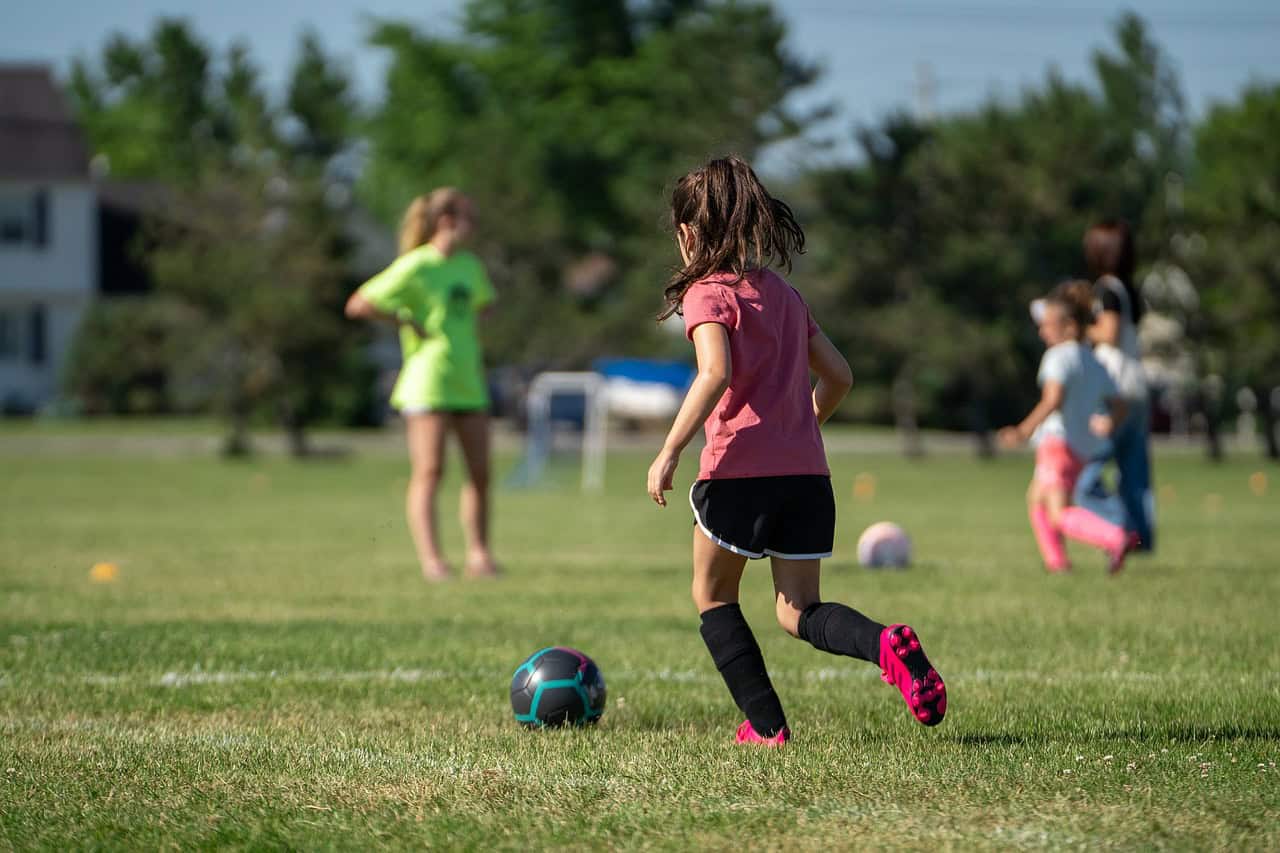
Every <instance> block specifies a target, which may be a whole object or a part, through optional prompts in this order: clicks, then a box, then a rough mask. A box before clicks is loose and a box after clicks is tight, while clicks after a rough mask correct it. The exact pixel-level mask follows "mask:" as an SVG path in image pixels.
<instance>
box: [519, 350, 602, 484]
mask: <svg viewBox="0 0 1280 853" xmlns="http://www.w3.org/2000/svg"><path fill="white" fill-rule="evenodd" d="M556 394H581V395H582V396H583V398H584V399H585V400H586V404H585V411H584V419H583V426H582V490H583V491H584V492H599V491H602V490H603V489H604V460H605V434H606V432H607V430H608V425H609V401H608V398H607V396H606V394H605V379H604V377H603V376H601V375H600V374H599V373H594V372H582V373H578V372H567V371H551V372H548V373H539V374H538V375H537V376H535V377H534V379H533V382H532V383H531V384H530V385H529V395H528V397H527V403H526V405H527V408H528V417H529V425H528V430H529V432H528V438H527V439H526V443H527V446H526V451H525V471H524V475H525V477H526V478H527V482H529V483H536V482H537V481H538V480H539V479H540V478H541V476H542V471H543V469H544V468H545V467H546V464H547V458H548V457H549V456H550V455H551V445H552V439H553V436H552V424H551V398H552V397H554V396H555V395H556Z"/></svg>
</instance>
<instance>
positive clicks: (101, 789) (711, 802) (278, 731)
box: [0, 434, 1280, 850]
mask: <svg viewBox="0 0 1280 853" xmlns="http://www.w3.org/2000/svg"><path fill="white" fill-rule="evenodd" d="M22 442H23V437H22V435H21V434H18V435H10V436H9V438H8V439H4V440H3V441H2V442H0V729H2V731H0V847H6V848H17V849H31V848H45V849H64V848H86V847H106V848H134V849H150V848H183V849H188V848H194V847H215V846H216V847H239V848H254V849H261V848H302V849H317V848H346V849H366V848H373V847H388V848H421V847H427V846H430V847H439V848H473V849H489V848H502V849H542V848H549V847H559V848H565V849H593V850H595V849H604V848H615V847H625V848H650V849H670V850H676V849H679V850H684V849H692V848H701V849H725V850H728V849H735V850H736V849H743V848H746V849H756V848H771V849H797V850H800V849H821V850H833V849H876V848H886V847H906V848H928V849H937V848H955V849H973V848H1009V847H1047V848H1060V847H1108V846H1114V847H1123V848H1134V847H1138V848H1180V849H1206V848H1223V849H1225V848H1233V849H1234V848H1251V849H1268V848H1269V849H1276V848H1277V847H1280V768H1277V766H1276V763H1277V760H1278V759H1280V639H1278V638H1277V631H1276V626H1277V624H1280V619H1278V618H1277V617H1278V613H1277V611H1278V609H1280V482H1277V481H1280V472H1277V471H1276V469H1274V468H1272V469H1270V473H1271V480H1272V483H1271V484H1270V488H1269V490H1268V491H1267V492H1266V493H1265V494H1262V495H1259V494H1256V493H1255V491H1254V490H1251V488H1250V485H1249V475H1250V474H1251V473H1253V472H1254V471H1256V470H1258V469H1259V468H1260V467H1261V466H1260V463H1258V462H1256V461H1254V460H1252V459H1240V460H1236V461H1233V462H1229V463H1227V464H1224V465H1222V466H1218V467H1213V466H1209V465H1207V464H1205V463H1204V462H1202V461H1201V460H1200V459H1199V458H1198V457H1190V456H1168V457H1161V458H1159V459H1158V460H1157V475H1158V480H1159V483H1160V486H1161V490H1162V505H1161V533H1162V539H1161V542H1160V552H1159V554H1158V555H1157V556H1155V557H1151V558H1146V559H1141V560H1134V561H1132V563H1131V566H1130V568H1129V569H1128V570H1127V571H1126V572H1125V573H1124V574H1123V575H1121V576H1119V577H1117V578H1107V577H1105V576H1104V572H1103V569H1102V558H1101V557H1100V556H1099V555H1097V554H1094V553H1090V552H1088V551H1087V550H1084V549H1078V548H1077V549H1073V552H1072V553H1073V556H1074V558H1075V562H1076V571H1075V572H1074V573H1073V574H1072V575H1070V576H1067V577H1049V576H1046V575H1045V574H1044V573H1043V571H1042V570H1041V569H1040V568H1039V563H1038V560H1037V557H1036V552H1035V548H1034V544H1033V542H1032V539H1031V535H1030V532H1029V531H1028V529H1027V525H1026V521H1025V515H1024V512H1023V509H1022V500H1023V498H1022V495H1023V490H1024V488H1025V482H1026V479H1027V476H1028V474H1029V468H1030V462H1029V459H1028V457H1026V456H1018V457H1009V458H1004V459H1001V460H998V461H995V462H990V463H981V462H978V461H976V460H974V459H972V458H970V457H967V456H937V457H931V458H926V459H924V460H921V461H915V462H909V461H904V460H902V459H900V458H898V457H894V456H883V455H863V456H859V455H838V456H835V457H834V458H833V459H832V464H833V469H834V475H835V484H836V492H837V496H838V499H839V502H840V507H839V509H840V532H839V536H838V539H837V549H838V554H837V557H836V558H835V559H833V560H830V561H828V563H827V564H826V574H825V576H824V594H825V596H826V597H827V598H830V599H835V600H841V601H845V602H848V603H850V604H852V605H853V606H855V607H857V608H859V609H862V610H864V611H865V612H867V613H868V614H870V615H872V616H873V617H875V618H878V619H880V620H882V621H897V620H901V621H909V622H910V623H911V624H913V625H914V626H915V627H916V628H917V630H918V631H919V632H920V634H921V636H922V637H923V639H924V641H925V644H926V647H927V648H928V650H929V652H930V655H931V657H932V658H933V661H934V663H935V664H936V665H937V667H938V668H939V670H940V671H941V672H942V673H943V675H944V676H945V677H946V679H947V686H948V693H949V696H950V707H949V710H948V716H947V719H946V721H945V722H944V723H943V724H942V725H941V726H939V727H937V728H934V729H925V728H924V727H922V726H920V725H918V724H916V723H915V722H914V721H913V720H912V719H911V717H910V716H909V715H908V713H907V711H906V709H905V706H904V705H903V703H902V701H901V699H900V698H899V697H898V695H897V693H896V691H894V690H893V689H892V688H890V687H889V686H887V685H885V684H883V683H881V682H880V681H879V679H878V677H877V676H878V670H876V669H875V668H874V667H872V666H870V665H868V664H866V663H864V662H861V661H856V660H850V659H846V658H839V657H835V656H831V655H827V654H823V653H820V652H817V651H815V650H813V649H812V648H810V647H809V646H808V645H806V644H804V643H801V642H799V641H796V640H793V639H790V638H789V637H787V636H785V635H784V634H783V633H782V632H781V631H780V630H778V629H777V628H776V626H775V624H774V622H773V615H772V597H771V592H770V586H769V573H768V566H767V565H766V564H764V563H753V564H752V565H751V567H750V568H749V571H748V575H747V578H746V581H745V583H744V590H743V605H744V610H745V612H746V614H747V617H748V619H750V620H751V622H752V625H753V626H754V627H755V629H756V633H757V635H758V636H759V639H760V642H761V645H762V647H763V649H764V652H765V656H766V658H767V660H768V661H769V664H770V667H771V670H772V672H773V674H774V680H775V683H776V685H777V686H778V688H779V691H780V693H781V695H782V698H783V702H784V705H785V707H786V709H787V712H788V715H789V718H790V722H791V725H792V728H793V730H794V731H795V733H796V740H795V741H794V742H793V743H792V744H791V745H790V746H788V747H787V748H786V749H784V750H781V751H763V750H757V749H749V748H739V747H736V746H735V745H734V744H733V742H732V735H733V729H734V726H735V725H736V724H737V723H738V722H739V719H740V717H739V715H738V713H737V711H736V709H735V708H734V707H733V705H732V702H731V700H730V698H729V695H728V692H727V691H726V690H725V688H724V686H723V685H722V683H721V682H720V681H719V677H718V675H717V673H716V672H715V670H714V668H713V666H712V664H711V661H710V658H709V656H708V654H707V652H706V650H705V649H704V647H703V645H702V642H701V639H700V638H699V635H698V630H697V625H698V621H697V616H696V614H695V612H694V610H693V607H692V605H691V604H690V602H689V600H688V579H689V569H688V563H689V540H690V536H691V527H690V516H689V513H688V510H687V509H686V506H685V500H684V492H685V491H686V490H687V489H688V486H689V479H690V477H691V476H692V474H693V472H694V470H695V468H696V461H695V460H696V455H695V454H693V453H690V454H688V455H687V456H686V458H685V460H684V461H683V463H682V467H681V471H680V474H679V477H678V481H677V482H678V487H677V493H676V496H675V499H674V500H673V501H672V506H671V507H670V508H668V509H666V510H658V509H657V508H655V507H653V506H652V505H651V504H650V503H649V502H648V500H647V498H646V497H645V495H644V489H643V484H644V472H645V469H646V466H647V464H648V461H649V459H648V457H647V456H646V455H641V454H615V455H614V456H612V457H611V458H610V461H609V471H608V492H607V494H605V495H603V496H597V497H589V498H585V497H582V496H581V495H579V494H578V493H577V491H576V489H575V488H573V486H572V484H571V481H570V478H569V477H567V476H566V477H565V478H564V484H563V485H561V486H558V487H556V486H552V487H548V488H545V489H541V490H537V491H518V490H512V489H506V488H503V489H501V490H500V491H499V492H498V494H497V498H496V504H497V506H496V542H497V545H498V549H499V556H500V557H501V559H502V561H503V563H504V564H505V566H506V570H507V573H506V576H505V577H504V578H503V579H502V580H501V581H498V582H465V581H456V582H453V583H451V584H446V585H441V586H428V585H425V584H423V583H422V582H421V581H420V580H419V578H418V574H417V568H416V566H415V564H414V561H413V558H412V551H411V547H410V544H409V541H408V535H407V532H406V530H405V527H404V523H403V520H402V489H403V485H404V481H405V465H404V462H403V461H402V460H401V459H399V458H396V457H390V456H385V455H369V456H357V457H354V458H351V459H348V460H345V461H330V462H314V463H307V464H297V463H293V462H289V461H287V460H284V459H279V458H265V459H260V460H256V461H251V462H244V463H228V462H222V461H219V460H216V459H211V458H198V457H193V458H172V457H169V458H155V459H148V458H145V457H141V456H132V457H107V456H96V455H93V454H92V453H91V452H89V451H85V452H84V455H76V456H67V455H61V456H55V455H50V454H48V453H47V452H46V453H44V454H43V455H41V454H28V453H24V452H23V449H22V448H23V445H22ZM513 461H514V460H512V459H510V458H506V459H500V460H499V463H500V467H501V468H509V467H510V466H511V464H513ZM455 462H456V460H455ZM457 467H458V466H457V465H456V464H455V465H454V466H453V473H452V474H451V481H450V486H449V488H448V490H447V491H448V499H447V500H446V502H445V504H444V506H443V507H442V510H443V517H442V521H443V526H444V530H445V532H446V535H447V539H448V541H449V543H450V546H451V552H452V554H453V555H454V556H455V557H458V556H460V547H459V546H460V536H459V535H458V532H457V524H456V512H455V506H456V501H455V498H454V496H455V495H456V492H457ZM860 472H868V473H871V474H873V475H874V476H875V478H876V489H875V495H874V497H873V498H872V499H870V500H869V501H868V500H861V501H860V500H857V499H855V497H854V495H853V490H852V484H853V481H854V477H855V475H857V474H858V473H860ZM1254 485H1255V486H1257V485H1259V484H1258V483H1257V482H1256V481H1255V484H1254ZM880 519H892V520H895V521H898V522H900V523H901V524H903V525H905V526H906V527H907V528H908V529H909V530H910V532H911V533H912V535H913V536H914V539H915V545H916V552H917V562H916V565H915V566H914V567H913V568H912V569H911V570H909V571H906V572H870V571H867V570H864V569H861V568H858V567H857V566H856V565H855V563H854V559H853V551H854V544H855V542H856V540H857V535H858V532H859V531H860V530H861V529H862V528H863V527H865V526H866V525H867V524H868V523H870V522H872V521H876V520H880ZM101 561H112V562H115V563H116V564H117V565H118V566H119V575H118V577H117V578H116V579H115V580H114V581H112V582H108V583H95V582H93V581H91V579H90V576H89V573H90V568H91V567H92V566H93V564H94V563H97V562H101ZM549 644H568V645H573V646H577V647H579V648H581V649H583V650H585V651H586V652H587V653H589V654H590V655H592V656H593V657H594V658H595V660H596V661H597V662H598V663H599V665H600V666H601V668H602V670H603V672H604V674H605V677H606V680H607V683H608V690H609V699H608V710H607V711H606V713H605V715H604V718H603V720H602V722H601V724H600V725H599V726H598V727H597V728H594V729H592V730H583V731H562V732H553V731H548V732H529V731H524V730H522V729H520V728H518V727H517V726H516V725H515V723H514V722H513V720H512V717H511V712H510V708H509V706H508V700H507V689H508V683H509V678H510V675H511V672H512V670H513V669H514V667H515V666H516V664H518V663H519V662H520V660H521V659H522V658H523V657H524V656H525V655H527V654H528V653H529V652H531V651H533V650H535V649H537V648H539V647H541V646H544V645H549Z"/></svg>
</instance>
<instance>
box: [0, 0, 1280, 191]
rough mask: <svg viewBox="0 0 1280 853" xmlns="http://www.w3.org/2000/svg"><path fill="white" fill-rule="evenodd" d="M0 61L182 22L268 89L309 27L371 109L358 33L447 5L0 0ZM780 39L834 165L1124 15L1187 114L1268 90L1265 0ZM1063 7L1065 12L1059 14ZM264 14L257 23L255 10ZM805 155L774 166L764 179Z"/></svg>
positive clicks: (1279, 31) (887, 17)
mask: <svg viewBox="0 0 1280 853" xmlns="http://www.w3.org/2000/svg"><path fill="white" fill-rule="evenodd" d="M3 2H4V5H5V6H7V7H8V8H7V9H6V10H5V13H4V25H3V27H0V61H3V62H14V61H40V62H48V63H51V64H53V65H54V66H55V67H57V68H58V69H59V70H64V69H65V68H66V67H67V64H68V63H69V61H70V59H71V58H72V57H73V56H75V55H77V54H88V53H92V52H94V51H95V50H96V49H97V48H98V47H100V46H101V44H102V42H103V40H104V39H105V38H106V36H107V35H108V34H109V33H111V32H113V31H123V32H125V33H128V34H131V35H134V36H140V35H143V34H145V33H146V32H147V31H148V29H149V28H150V26H151V24H152V22H153V21H154V19H155V18H156V17H157V16H160V15H172V16H182V17H186V18H189V19H190V20H192V21H193V22H194V23H195V25H196V28H197V30H198V32H199V33H200V34H201V35H202V36H203V37H205V38H206V39H208V40H210V41H212V42H213V43H214V44H215V45H216V46H219V47H225V46H226V45H227V44H228V43H230V42H231V41H232V40H233V39H235V38H237V37H240V38H245V39H247V40H248V41H249V43H250V44H251V46H252V48H253V53H254V56H255V57H256V58H257V60H258V62H259V63H260V64H261V65H262V66H263V69H264V71H265V72H266V74H267V79H268V81H269V82H279V81H280V80H282V79H283V78H284V75H285V73H286V71H287V69H288V67H289V63H290V61H291V58H292V56H293V53H294V48H295V45H296V41H297V35H298V32H299V31H300V30H301V29H302V27H304V26H308V25H309V26H312V27H314V28H315V29H316V30H317V31H318V32H319V33H320V35H321V37H322V39H323V40H324V42H325V44H326V46H327V47H328V48H329V49H330V50H331V51H334V52H336V53H337V54H338V55H340V56H342V57H343V58H344V59H345V60H346V61H347V62H348V63H349V65H350V67H351V69H352V71H353V72H354V74H355V76H356V78H357V80H358V82H359V87H360V91H361V92H362V94H364V95H365V96H367V97H370V98H374V97H376V96H377V93H378V91H379V89H380V81H381V75H382V71H383V68H384V62H385V60H384V59H383V57H382V56H380V55H379V54H378V53H377V52H374V51H371V50H368V49H365V48H364V47H363V40H364V36H365V34H366V32H367V30H368V21H369V20H370V19H371V18H375V17H386V18H394V19H401V20H407V21H410V22H413V23H415V24H418V25H419V26H421V27H424V28H428V29H439V30H442V31H446V32H447V31H448V30H449V29H450V28H451V22H452V21H453V20H454V18H455V16H456V14H457V11H458V9H459V8H460V7H461V3H460V2H455V0H364V2H358V3H352V2H342V0H307V2H300V0H278V1H277V2H271V0H216V2H213V0H206V2H191V1H190V0H187V2H182V0H115V2H112V3H85V2H83V0H29V1H28V0H3ZM775 6H776V8H777V9H778V10H779V11H780V12H781V13H782V15H783V16H784V17H785V19H786V20H787V22H788V24H789V26H790V28H791V49H792V50H793V51H794V52H795V53H796V54H798V55H800V56H802V57H805V58H807V59H810V60H815V61H818V62H819V63H821V64H822V66H823V67H824V68H825V70H826V73H825V74H824V75H823V78H822V80H821V82H820V83H819V84H818V85H816V86H815V87H813V88H812V89H811V90H810V91H808V92H806V93H805V94H803V95H801V96H798V97H797V99H796V102H797V105H798V106H804V105H812V104H816V103H826V102H832V103H834V104H835V105H836V107H837V109H838V114H837V116H836V117H835V118H834V119H833V120H832V122H830V123H828V125H826V126H825V127H822V128H820V129H819V130H820V133H821V134H822V135H825V136H828V137H832V138H834V139H836V140H837V141H838V142H839V145H838V146H837V148H836V149H835V151H834V156H843V155H844V154H846V153H847V152H848V150H849V149H848V139H849V137H850V134H849V132H848V128H850V127H851V126H852V125H854V124H855V123H866V122H872V121H875V120H876V119H877V118H878V117H879V116H882V115H883V114H885V113H886V112H888V111H890V110H892V109H894V108H908V109H911V108H915V107H916V106H917V101H918V97H917V96H918V94H919V91H920V82H921V80H928V81H931V82H932V94H931V96H930V97H929V98H928V102H929V105H930V106H931V107H932V109H933V110H934V111H936V112H946V111H951V110H956V109H964V108H966V107H970V106H973V105H974V104H976V103H978V102H980V101H981V100H982V99H983V98H984V97H987V96H989V95H996V96H1011V95H1015V94H1017V92H1018V91H1019V90H1020V89H1021V88H1023V87H1024V86H1026V85H1028V84H1031V83H1034V82H1035V81H1037V80H1040V79H1042V78H1043V76H1044V74H1045V72H1046V70H1047V69H1048V68H1049V66H1050V65H1055V66H1057V67H1058V68H1059V69H1060V70H1061V71H1062V73H1063V74H1065V75H1066V76H1067V77H1068V78H1071V79H1085V78H1087V77H1088V75H1089V56H1090V53H1091V52H1092V50H1094V49H1095V48H1097V47H1099V46H1101V45H1104V44H1106V42H1107V39H1108V34H1109V30H1110V26H1111V24H1112V22H1114V20H1115V19H1116V17H1117V16H1118V15H1119V14H1120V12H1121V11H1122V10H1123V9H1132V10H1134V11H1136V12H1138V13H1139V14H1141V15H1142V16H1143V17H1145V18H1146V19H1147V21H1148V22H1149V23H1150V24H1151V27H1152V30H1153V32H1154V34H1155V37H1156V39H1157V40H1158V41H1159V42H1160V44H1161V45H1162V47H1164V48H1165V50H1166V51H1167V53H1168V54H1169V55H1170V56H1171V58H1172V59H1173V60H1174V63H1175V65H1176V67H1177V68H1178V70H1179V72H1180V75H1181V79H1182V83H1183V86H1184V90H1185V92H1186V94H1187V100H1188V104H1189V106H1190V107H1191V109H1192V111H1193V113H1195V114H1199V113H1201V112H1203V110H1204V109H1205V108H1206V106H1207V105H1208V104H1209V103H1210V102H1211V101H1212V100H1215V99H1224V98H1229V97H1232V96H1233V95H1234V94H1235V93H1236V92H1238V91H1239V89H1240V88H1241V87H1242V86H1243V85H1244V84H1245V83H1247V82H1248V81H1249V80H1251V79H1266V80H1273V81H1274V80H1278V79H1280V47H1277V46H1278V45H1280V2H1274V0H1216V2H1213V3H1209V2H1205V0H1132V2H1129V3H1111V2H1101V0H1075V1H1074V2H1072V3H1070V4H1064V3H1061V2H1035V0H875V2H873V1H872V0H777V2H776V3H775ZM1068 7H1069V8H1068ZM264 9H268V10H270V11H269V13H268V14H265V15H264V14H263V10H264ZM812 156H815V155H814V153H813V152H812V151H810V150H807V149H801V148H793V149H791V150H789V151H786V152H780V153H776V154H775V155H774V156H773V157H772V158H771V161H772V164H773V166H774V167H775V168H779V169H781V168H786V166H787V165H788V163H789V162H794V161H795V160H796V159H797V158H802V157H812Z"/></svg>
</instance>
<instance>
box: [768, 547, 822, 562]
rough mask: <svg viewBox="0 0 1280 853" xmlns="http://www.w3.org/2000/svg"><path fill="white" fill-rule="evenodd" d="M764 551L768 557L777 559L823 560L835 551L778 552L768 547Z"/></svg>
mask: <svg viewBox="0 0 1280 853" xmlns="http://www.w3.org/2000/svg"><path fill="white" fill-rule="evenodd" d="M764 552H765V553H766V554H768V555H769V556H770V557H777V558H778V559H779V560H825V559H827V558H828V557H830V556H831V555H832V554H834V553H835V551H828V552H827V553H825V554H779V553H778V552H777V551H770V550H769V549H768V548H765V549H764Z"/></svg>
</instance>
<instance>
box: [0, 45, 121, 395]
mask: <svg viewBox="0 0 1280 853" xmlns="http://www.w3.org/2000/svg"><path fill="white" fill-rule="evenodd" d="M98 235H99V222H98V202H97V193H96V192H95V190H94V187H93V184H92V182H91V180H90V177H89V152H88V147H87V145H86V144H85V140H84V136H83V134H82V133H81V131H80V128H79V127H78V126H77V125H76V123H75V122H74V120H73V119H72V118H71V113H70V111H69V110H68V108H67V105H66V103H65V101H64V100H63V98H62V93H61V92H60V91H59V90H58V87H57V85H56V84H55V83H54V81H53V77H52V75H51V73H50V72H49V69H47V68H44V67H39V66H26V65H0V410H3V411H25V410H31V409H34V408H36V407H37V406H39V405H40V404H42V403H44V402H46V401H48V400H49V399H51V398H52V397H53V396H54V395H55V393H56V392H57V387H58V376H59V372H60V371H61V369H62V364H63V356H64V354H65V353H66V351H67V348H68V347H69V346H70V344H71V341H72V338H73V337H74V335H75V332H76V328H77V326H78V325H79V324H80V320H81V318H82V317H83V315H84V312H85V309H86V308H88V306H89V304H90V303H91V302H92V301H93V299H94V297H95V295H96V294H97V293H98V291H99V281H100V279H99V258H98Z"/></svg>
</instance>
